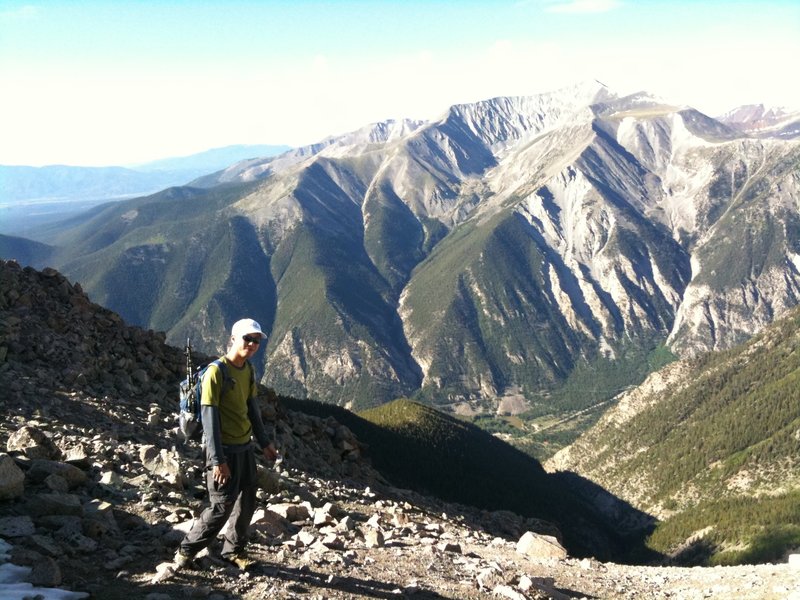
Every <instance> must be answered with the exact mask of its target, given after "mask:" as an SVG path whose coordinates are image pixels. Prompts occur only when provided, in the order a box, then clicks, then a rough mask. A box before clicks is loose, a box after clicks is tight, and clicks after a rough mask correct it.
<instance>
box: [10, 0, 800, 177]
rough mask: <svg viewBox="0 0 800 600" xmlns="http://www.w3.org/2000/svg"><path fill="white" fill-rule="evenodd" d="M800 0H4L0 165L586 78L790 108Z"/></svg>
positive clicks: (262, 135)
mask: <svg viewBox="0 0 800 600" xmlns="http://www.w3.org/2000/svg"><path fill="white" fill-rule="evenodd" d="M798 56H800V2H798V1H797V0H791V1H789V0H783V1H779V0H761V1H754V2H736V1H733V2H721V1H714V0H694V1H683V0H681V1H667V0H636V1H634V0H510V1H491V2H490V1H485V2H476V1H469V0H458V1H456V0H453V1H452V2H443V1H436V0H431V1H418V0H406V1H402V0H397V1H394V2H388V1H387V2H379V1H371V2H369V1H361V2H352V1H337V2H333V1H330V2H305V1H302V0H294V1H292V2H288V1H287V2H271V1H261V2H256V1H252V0H251V1H248V2H244V1H236V0H228V1H225V2H222V1H211V0H206V1H203V0H194V1H188V0H183V1H180V0H171V1H158V2H156V1H148V0H135V1H134V0H115V1H113V2H111V1H99V0H94V1H93V0H82V1H80V2H77V1H52V2H47V1H40V2H36V1H28V2H17V1H15V0H0V86H1V87H2V90H3V91H2V93H0V131H1V132H2V135H0V164H29V165H43V164H56V163H58V164H74V165H105V164H133V163H137V162H144V161H148V160H154V159H158V158H165V157H170V156H178V155H183V154H190V153H193V152H199V151H202V150H205V149H208V148H212V147H219V146H225V145H229V144H239V143H242V144H259V143H262V144H289V145H301V144H307V143H312V142H315V141H318V140H320V139H322V138H324V137H325V136H327V135H331V134H336V133H342V132H345V131H349V130H352V129H355V128H358V127H360V126H362V125H365V124H367V123H370V122H374V121H379V120H384V119H388V118H402V117H411V118H423V119H430V118H435V117H437V116H438V115H440V114H442V113H443V112H444V111H445V110H446V109H447V107H448V106H450V105H452V104H455V103H461V102H472V101H476V100H481V99H485V98H491V97H494V96H504V95H519V94H536V93H541V92H547V91H552V90H555V89H558V88H560V87H564V86H568V85H571V84H574V83H577V82H580V81H583V80H586V79H598V80H600V81H602V82H603V83H605V84H606V85H608V86H609V87H610V88H611V89H612V90H613V91H616V92H618V93H623V94H624V93H629V92H633V91H638V90H647V91H649V92H652V93H654V94H657V95H660V96H662V97H663V98H664V99H666V100H668V101H671V102H674V103H676V104H689V105H691V106H694V107H696V108H698V109H700V110H702V111H704V112H707V113H708V114H710V115H712V116H713V115H716V114H720V113H722V112H724V111H726V110H729V109H731V108H734V107H735V106H738V105H741V104H747V103H760V102H763V103H767V104H771V105H784V106H788V107H791V108H795V109H800V83H798V81H797V76H796V61H797V57H798Z"/></svg>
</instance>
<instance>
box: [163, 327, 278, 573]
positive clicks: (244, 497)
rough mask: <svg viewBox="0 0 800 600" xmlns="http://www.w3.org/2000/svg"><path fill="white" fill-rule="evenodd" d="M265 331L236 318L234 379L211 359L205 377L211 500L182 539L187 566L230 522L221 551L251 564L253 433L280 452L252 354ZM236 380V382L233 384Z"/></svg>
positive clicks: (228, 359)
mask: <svg viewBox="0 0 800 600" xmlns="http://www.w3.org/2000/svg"><path fill="white" fill-rule="evenodd" d="M265 337H266V335H264V333H263V332H262V331H261V326H260V325H259V324H258V323H257V322H256V321H254V320H253V319H241V320H239V321H236V323H234V324H233V328H232V329H231V338H230V342H229V344H228V351H227V353H226V354H225V356H223V357H222V359H221V360H222V361H223V363H224V365H225V367H226V368H227V371H228V378H229V379H230V380H232V382H231V381H229V382H228V385H226V386H223V380H224V379H225V374H224V373H223V372H222V370H221V369H220V368H219V367H217V365H210V366H209V368H208V370H207V371H206V374H205V375H204V376H203V381H202V394H201V397H202V402H201V418H202V422H203V442H204V444H205V456H206V486H207V487H208V496H209V500H210V502H211V504H210V506H208V507H207V508H206V509H205V510H204V511H203V513H202V514H201V515H200V517H199V518H197V519H195V521H194V524H193V525H192V528H191V530H190V531H189V533H187V534H186V537H185V538H184V539H183V542H181V545H180V548H179V549H178V552H177V554H176V555H175V558H174V564H175V566H176V567H178V568H181V567H185V566H187V565H188V564H190V563H191V561H192V559H193V558H194V556H195V555H196V554H197V553H198V552H200V550H202V549H203V548H205V547H206V546H208V545H209V544H210V543H211V542H212V541H213V540H214V538H215V537H216V536H217V534H218V533H219V532H220V531H221V530H222V528H223V526H224V525H225V524H226V523H227V522H230V525H231V526H230V527H228V529H227V532H226V533H225V539H224V542H223V545H222V557H223V558H224V559H226V560H228V561H230V562H231V563H233V564H235V565H236V566H238V567H239V568H241V569H244V568H247V567H248V566H250V565H251V564H252V562H253V561H252V560H250V559H248V557H247V555H246V553H245V551H244V547H245V544H246V542H247V532H248V529H249V526H250V519H251V518H252V517H253V513H254V512H255V507H256V461H255V454H254V452H253V447H252V437H255V438H256V441H257V442H258V444H259V446H260V447H261V449H262V452H263V453H264V457H265V458H266V459H267V460H270V461H272V460H275V458H276V457H277V455H278V453H277V451H276V450H275V446H274V444H273V442H272V441H271V440H270V439H269V437H268V435H267V432H266V429H265V428H264V424H263V423H262V421H261V412H260V410H259V408H258V405H257V402H256V382H255V375H254V370H253V365H251V364H250V361H249V360H248V359H249V358H250V357H252V356H253V355H254V354H255V353H256V352H257V351H258V347H259V344H260V343H261V340H262V339H264V338H265ZM231 383H232V385H231Z"/></svg>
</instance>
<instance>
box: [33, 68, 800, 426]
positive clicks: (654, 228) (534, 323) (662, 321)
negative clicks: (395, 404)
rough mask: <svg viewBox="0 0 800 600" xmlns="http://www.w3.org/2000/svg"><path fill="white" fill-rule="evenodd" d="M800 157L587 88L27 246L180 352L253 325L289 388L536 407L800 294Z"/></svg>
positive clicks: (268, 375) (215, 345)
mask: <svg viewBox="0 0 800 600" xmlns="http://www.w3.org/2000/svg"><path fill="white" fill-rule="evenodd" d="M799 162H800V143H798V142H797V141H796V140H795V141H792V140H787V139H779V138H770V137H763V138H758V139H755V138H751V137H746V136H745V134H743V133H741V132H739V131H737V130H735V129H732V128H730V127H728V126H726V125H725V124H723V123H721V122H719V121H716V120H713V119H711V118H708V117H706V116H705V115H702V114H700V113H698V112H696V111H693V110H691V109H688V108H675V107H670V106H666V105H664V104H663V103H660V102H658V101H656V100H654V99H652V98H650V97H649V96H647V95H644V94H638V95H634V96H630V97H625V98H618V97H616V96H614V95H613V94H612V93H610V92H609V91H608V90H607V89H606V88H604V87H603V86H601V85H599V84H594V85H584V86H579V87H576V88H572V89H569V90H562V91H560V92H555V93H552V94H545V95H541V96H534V97H526V98H497V99H493V100H488V101H485V102H480V103H476V104H471V105H459V106H454V107H452V108H451V109H450V110H449V111H448V112H447V113H446V114H445V115H443V117H442V118H441V119H440V120H438V121H436V122H431V123H418V122H388V123H381V124H377V125H373V126H370V127H367V128H365V129H363V130H360V131H357V132H353V133H352V134H348V135H346V136H342V137H340V138H331V139H329V140H325V141H323V142H322V143H320V144H317V145H315V146H313V147H308V148H302V149H298V150H293V151H290V152H287V153H285V154H282V155H280V156H278V157H275V158H271V159H264V160H250V161H245V162H242V163H238V164H236V165H233V166H232V167H230V168H228V169H226V170H224V171H222V172H220V173H218V174H216V175H214V176H211V177H205V178H203V179H202V180H198V181H196V182H195V183H194V184H193V186H190V187H184V188H173V189H170V190H166V191H164V192H160V193H158V194H155V195H153V196H149V197H146V198H137V199H134V200H130V201H125V202H123V203H118V204H114V205H108V206H105V207H101V208H98V209H96V210H95V211H94V212H93V213H92V214H91V215H88V216H84V217H83V218H82V219H80V220H79V221H76V222H75V223H74V224H71V225H69V226H63V225H62V226H60V227H58V228H53V229H51V230H50V231H48V232H44V233H42V235H41V236H39V239H40V240H41V241H47V242H48V243H50V244H54V245H56V246H57V247H58V250H57V251H56V253H55V254H54V256H53V258H52V259H51V264H54V265H56V266H58V267H59V268H61V269H62V270H63V271H64V272H65V273H66V274H67V275H68V276H69V277H70V278H72V279H74V280H77V281H80V282H81V285H83V286H84V288H85V289H86V290H87V291H88V292H89V293H90V294H91V296H92V298H93V299H94V300H96V301H98V302H100V303H102V304H104V305H106V306H109V307H110V308H112V309H113V310H115V311H118V312H119V313H120V314H121V315H122V316H123V317H124V318H126V319H127V320H130V321H132V322H135V323H138V324H141V325H144V326H147V327H151V328H154V329H160V330H164V331H166V332H168V338H169V339H170V340H172V341H173V342H174V343H181V342H182V341H185V339H186V338H187V337H191V338H192V340H193V342H194V343H195V345H197V346H198V347H200V348H202V349H203V350H204V351H207V352H214V351H219V350H222V344H224V340H225V338H226V330H227V329H228V328H229V326H230V324H231V323H232V322H233V321H234V320H235V319H236V318H238V317H239V316H241V315H244V314H247V315H250V316H253V317H254V318H256V319H258V320H259V321H260V322H261V323H262V324H263V325H264V326H265V328H266V329H267V330H268V332H269V341H268V343H267V344H266V345H265V349H264V350H262V354H261V355H260V358H261V360H262V361H264V362H265V363H266V365H267V368H266V370H265V374H264V381H265V383H268V384H271V385H274V386H275V387H276V389H278V390H279V391H281V392H284V393H290V394H294V395H298V396H310V397H315V398H319V399H323V400H325V401H328V402H331V403H336V404H340V405H344V406H352V407H364V406H372V405H378V404H381V403H383V402H385V401H387V400H389V399H391V398H395V397H398V396H402V395H406V396H413V395H416V396H417V397H418V398H420V399H422V400H425V401H427V402H432V403H435V404H439V405H447V406H450V407H452V408H453V409H454V410H457V411H460V412H470V411H476V410H486V409H489V410H494V409H496V407H497V406H498V403H502V402H503V401H504V399H508V398H510V397H513V398H517V399H520V398H521V399H522V401H521V403H519V402H517V404H516V406H517V408H516V409H515V410H525V409H526V408H531V407H535V406H536V405H542V404H546V403H547V402H548V400H547V398H548V392H549V391H550V390H552V389H554V388H555V387H557V386H558V385H560V384H561V383H562V382H563V381H564V380H565V379H567V378H569V377H570V376H571V374H572V373H573V372H574V371H575V369H576V367H577V366H583V367H587V368H590V369H591V368H592V365H595V364H598V363H600V362H602V361H605V360H607V359H609V358H621V357H630V356H638V357H640V359H637V360H644V359H642V358H641V357H646V356H647V353H648V352H650V351H651V350H653V349H654V348H656V347H657V346H658V345H660V344H664V343H667V344H668V345H669V347H670V349H672V351H673V352H675V353H678V354H680V355H694V354H696V353H699V352H704V351H706V350H714V349H722V348H726V347H729V346H731V345H732V344H735V343H738V342H740V341H742V340H743V339H746V338H747V337H749V336H751V335H752V334H754V333H756V332H757V331H759V330H760V329H761V328H762V327H763V326H764V325H765V324H767V323H769V322H771V321H772V320H773V319H774V318H775V317H776V316H777V315H780V314H781V313H782V312H784V311H785V310H786V309H787V308H789V307H791V306H793V305H795V304H796V303H797V298H798V294H800V274H799V273H798V265H800V248H798V246H800V235H799V234H800V230H798V224H800V218H799V217H798V203H797V198H798V197H800V178H798V176H797V173H798V168H797V167H798V163H799ZM640 372H641V370H640V369H639V368H638V366H637V365H632V367H631V369H630V373H629V374H628V375H627V377H628V379H630V380H625V377H622V379H620V380H619V381H617V382H616V384H617V385H628V384H630V383H634V382H635V381H636V377H639V376H640V375H638V374H639V373H640ZM591 400H592V401H594V400H595V399H591ZM588 401H589V400H587V402H588Z"/></svg>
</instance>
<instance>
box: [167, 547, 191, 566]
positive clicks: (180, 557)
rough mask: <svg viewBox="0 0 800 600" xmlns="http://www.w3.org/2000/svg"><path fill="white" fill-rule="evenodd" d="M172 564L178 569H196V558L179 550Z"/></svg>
mask: <svg viewBox="0 0 800 600" xmlns="http://www.w3.org/2000/svg"><path fill="white" fill-rule="evenodd" d="M172 564H174V565H175V568H176V569H191V568H192V567H194V557H192V556H189V555H188V554H184V553H183V552H181V551H180V550H178V551H177V552H176V553H175V558H173V559H172Z"/></svg>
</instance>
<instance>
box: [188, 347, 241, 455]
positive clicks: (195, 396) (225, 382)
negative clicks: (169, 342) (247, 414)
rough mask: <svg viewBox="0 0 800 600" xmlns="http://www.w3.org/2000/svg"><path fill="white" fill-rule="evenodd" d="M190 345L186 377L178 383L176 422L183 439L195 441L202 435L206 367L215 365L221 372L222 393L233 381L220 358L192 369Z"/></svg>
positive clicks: (230, 386)
mask: <svg viewBox="0 0 800 600" xmlns="http://www.w3.org/2000/svg"><path fill="white" fill-rule="evenodd" d="M191 352H192V347H191V346H190V345H189V344H188V343H187V344H186V379H184V380H183V381H181V383H180V414H179V415H178V423H179V427H180V431H181V434H182V435H183V438H184V440H185V441H189V440H194V441H197V440H199V439H200V438H202V436H203V421H202V419H201V418H200V404H201V402H200V401H201V400H202V397H201V396H202V390H203V376H204V375H205V374H206V372H207V371H208V367H210V366H211V365H216V366H217V368H218V369H219V370H220V372H221V373H222V392H221V395H224V394H225V393H226V392H227V391H228V390H230V389H231V388H232V387H233V384H234V383H235V381H234V380H233V378H231V376H230V374H229V373H228V367H227V366H226V365H225V363H224V362H223V360H222V359H221V358H218V359H216V360H214V361H211V362H210V363H208V364H207V365H205V366H204V367H200V368H198V369H197V371H194V370H193V369H192V357H191Z"/></svg>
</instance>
